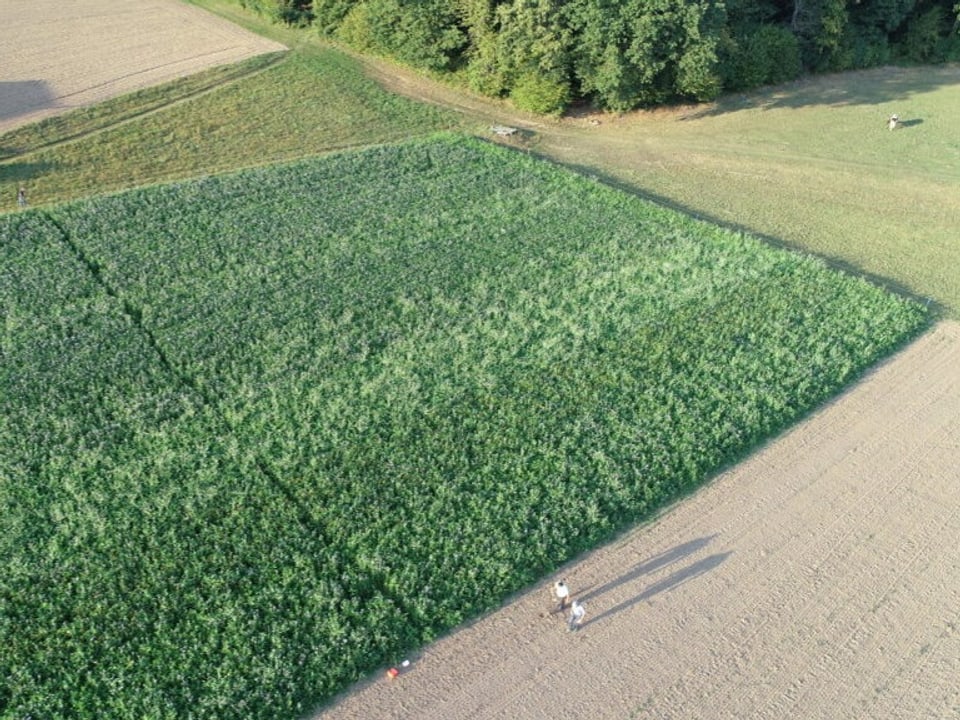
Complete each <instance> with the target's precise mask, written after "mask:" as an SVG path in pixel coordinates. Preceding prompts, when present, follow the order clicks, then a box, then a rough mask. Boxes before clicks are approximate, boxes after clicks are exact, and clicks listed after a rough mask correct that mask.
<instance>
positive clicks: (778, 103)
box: [683, 65, 960, 120]
mask: <svg viewBox="0 0 960 720" xmlns="http://www.w3.org/2000/svg"><path fill="white" fill-rule="evenodd" d="M958 82H960V66H957V65H941V66H934V67H930V66H926V67H892V66H885V67H879V68H871V69H869V70H857V71H850V72H844V73H836V74H833V75H810V76H807V77H804V78H801V79H799V80H794V81H793V82H789V83H786V84H783V85H777V86H775V87H771V88H761V89H759V90H754V91H751V92H748V93H736V94H731V95H726V96H724V97H722V98H721V99H720V100H718V101H717V102H715V103H712V104H710V105H706V106H703V107H702V108H699V107H698V108H693V109H691V111H690V112H688V113H685V114H684V116H683V119H684V120H693V119H697V118H703V117H709V116H713V115H723V114H726V113H731V112H736V111H738V110H744V109H747V108H760V109H762V110H773V109H776V108H801V107H809V106H813V105H823V106H828V107H842V106H849V105H882V104H884V103H889V102H894V101H898V102H905V101H908V100H909V99H910V98H911V97H913V96H915V95H920V94H923V93H926V92H930V91H933V90H936V89H937V88H940V87H944V86H948V85H955V84H957V83H958Z"/></svg>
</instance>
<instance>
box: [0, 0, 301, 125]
mask: <svg viewBox="0 0 960 720" xmlns="http://www.w3.org/2000/svg"><path fill="white" fill-rule="evenodd" d="M3 16H4V17H3V25H4V29H3V32H2V33H0V133H4V132H8V131H10V130H12V129H13V128H15V127H19V126H20V125H25V124H27V123H31V122H36V121H38V120H42V119H43V118H45V117H49V116H51V115H55V114H58V113H62V112H66V111H68V110H73V109H75V108H78V107H83V106H86V105H92V104H94V103H98V102H101V101H103V100H106V99H107V98H110V97H114V96H116V95H120V94H123V93H128V92H131V91H133V90H138V89H140V88H143V87H148V86H151V85H157V84H159V83H163V82H167V81H169V80H174V79H176V78H180V77H185V76H187V75H191V74H193V73H196V72H198V71H200V70H203V69H205V68H208V67H213V66H216V65H224V64H227V63H233V62H237V61H239V60H243V59H245V58H248V57H252V56H254V55H259V54H261V53H265V52H272V51H276V50H283V49H285V48H284V47H283V46H282V45H280V44H278V43H275V42H273V41H272V40H267V39H266V38H263V37H260V36H259V35H255V34H253V33H251V32H248V31H246V30H244V29H243V28H240V27H238V26H236V25H233V24H232V23H229V22H227V21H225V20H222V19H221V18H218V17H217V16H215V15H213V14H212V13H208V12H206V11H203V10H200V9H198V8H195V7H191V6H189V5H186V4H184V3H182V2H178V1H177V0H71V2H66V3H65V2H54V0H8V2H6V3H4V7H3Z"/></svg>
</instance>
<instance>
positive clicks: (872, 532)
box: [0, 0, 960, 720]
mask: <svg viewBox="0 0 960 720" xmlns="http://www.w3.org/2000/svg"><path fill="white" fill-rule="evenodd" d="M13 5H14V6H19V7H20V10H21V11H17V7H13V8H10V7H8V8H5V10H7V12H6V13H5V18H4V23H5V31H4V32H3V34H2V36H0V57H2V59H3V61H2V64H0V73H2V75H0V132H2V131H7V130H10V129H11V128H13V127H15V126H18V125H21V124H23V123H26V122H31V121H35V120H38V119H41V118H43V117H46V116H48V115H50V114H53V113H58V112H62V111H65V110H68V109H71V108H74V107H78V106H81V105H88V104H92V103H96V102H98V101H100V100H102V99H104V98H107V97H109V96H113V95H116V94H120V93H124V92H128V91H130V90H133V89H135V88H139V87H143V86H146V85H149V84H152V83H159V82H161V81H164V80H168V79H171V78H173V77H178V76H183V75H186V74H189V73H192V72H194V71H196V70H199V69H201V68H203V67H206V66H210V65H216V64H222V63H226V62H232V61H235V60H239V59H241V58H244V57H247V56H250V55H252V54H256V53H259V52H266V51H270V50H273V49H276V48H277V47H278V46H277V45H275V44H274V43H272V42H269V41H265V40H262V39H260V38H258V37H256V36H254V35H251V34H249V33H247V32H245V31H243V30H241V29H239V28H236V27H233V26H231V25H229V24H225V23H224V22H223V21H221V20H219V19H217V18H215V17H213V16H210V15H207V14H205V13H204V12H202V11H200V10H197V9H195V8H193V7H190V6H187V5H183V4H181V3H178V2H175V1H174V0H139V1H137V2H132V1H130V0H125V1H124V2H123V3H121V4H120V5H119V9H118V4H117V3H116V2H110V3H108V2H106V0H78V1H77V2H71V3H66V4H64V3H54V2H50V1H49V0H41V1H39V2H31V3H26V2H24V1H23V0H16V1H15V3H13ZM27 6H29V8H30V11H29V12H24V11H22V10H23V9H25V8H26V7H27ZM11 10H12V11H11ZM958 367H960V325H958V324H957V323H954V322H947V323H941V324H940V325H938V326H937V327H936V328H934V329H933V330H932V331H931V332H929V333H927V334H926V335H925V336H924V337H922V338H921V339H919V340H918V341H917V342H915V343H914V344H913V345H911V346H910V347H908V348H906V349H905V350H903V351H902V352H901V353H899V354H898V355H897V356H895V357H893V358H891V359H890V360H889V361H888V362H886V363H885V364H883V365H882V366H881V367H879V368H876V369H875V370H874V371H873V372H871V373H870V374H869V375H868V376H867V377H866V378H864V379H863V380H862V381H861V382H860V383H859V384H858V385H857V386H856V387H854V388H853V389H851V390H850V391H849V392H847V393H846V394H845V395H843V396H842V397H839V398H837V399H836V400H835V401H834V402H832V403H830V404H829V405H828V406H827V407H824V408H822V409H821V410H820V411H819V412H817V413H815V414H814V415H813V416H811V417H809V418H808V419H807V420H806V421H804V422H803V423H801V424H800V425H798V426H797V427H795V428H793V429H792V430H790V431H788V432H787V433H785V434H784V435H783V436H782V437H781V438H779V439H778V440H776V441H775V442H772V443H770V444H769V445H768V446H767V447H765V448H763V449H762V450H760V451H759V452H758V453H757V454H755V455H754V456H753V457H752V458H750V459H749V460H747V461H746V462H744V463H742V464H741V465H739V466H737V467H734V468H731V469H729V470H728V471H727V472H726V473H724V474H723V475H722V476H721V477H719V478H717V479H716V480H715V481H714V482H712V483H711V484H710V485H709V486H708V487H706V488H704V489H703V490H701V491H700V492H698V493H697V494H695V495H694V496H692V497H690V498H688V499H686V500H684V501H683V502H681V503H679V504H677V505H676V506H674V507H672V508H670V509H668V510H667V511H665V512H664V513H662V514H661V516H660V517H659V518H658V519H657V520H656V521H654V522H652V523H650V524H647V525H645V526H643V527H640V528H637V529H635V530H634V531H632V532H631V533H629V534H627V535H625V536H624V537H622V538H621V539H620V540H618V541H617V542H614V543H612V544H611V545H609V546H606V547H603V548H600V549H598V550H596V551H594V552H592V553H590V554H588V555H587V556H585V557H583V558H581V559H579V560H578V561H576V562H575V563H572V564H570V565H569V566H568V567H566V568H565V569H564V570H563V571H562V572H561V573H560V574H558V577H559V576H560V575H563V576H564V577H566V578H567V580H568V584H569V585H570V586H571V589H572V591H573V594H574V596H575V597H577V598H580V599H581V600H583V601H584V603H585V605H586V607H587V617H586V624H585V626H584V627H583V628H582V629H581V630H579V631H578V632H575V633H571V632H568V631H567V629H566V626H565V623H564V622H563V620H562V618H561V617H560V616H559V615H557V614H556V613H553V612H551V610H552V606H551V597H550V586H551V584H552V582H553V580H554V579H555V578H552V577H551V578H545V579H544V580H543V582H542V583H541V584H540V585H538V586H537V587H534V588H531V589H530V590H529V591H528V592H526V593H523V594H521V595H519V596H517V597H515V598H513V599H511V601H510V602H508V603H506V604H505V605H504V606H503V607H502V608H501V609H500V610H499V611H497V612H495V613H492V614H491V615H489V616H487V617H484V618H482V619H480V620H478V621H476V622H473V623H471V624H469V625H468V626H466V627H464V628H462V629H460V630H458V631H457V632H455V633H453V634H451V635H450V636H448V637H446V638H444V639H442V640H441V641H439V642H437V643H435V644H434V645H432V646H430V647H428V648H426V649H424V650H423V652H422V653H420V654H419V655H415V656H411V658H410V660H411V663H410V665H409V666H408V667H406V668H404V669H403V670H402V672H401V673H400V675H399V677H397V678H396V679H394V680H387V679H386V677H385V676H384V675H383V674H378V675H377V676H375V677H373V678H371V679H370V680H369V681H367V682H365V683H362V684H361V685H360V686H359V687H357V688H355V689H354V690H352V691H351V692H350V693H348V694H346V695H345V696H343V697H341V698H339V699H338V701H337V702H335V703H334V704H332V705H331V706H330V707H328V708H327V709H325V710H323V711H322V712H320V714H319V717H320V718H324V719H329V720H333V719H335V718H338V719H339V718H343V719H345V720H354V719H355V720H371V719H374V718H376V719H378V720H379V719H384V718H397V719H400V718H403V719H424V720H428V719H435V720H456V719H457V718H464V719H466V718H470V719H471V720H480V719H483V718H491V719H492V718H503V719H507V718H510V719H517V718H519V719H524V718H529V719H531V720H532V719H533V718H545V717H550V718H589V719H590V720H602V719H604V718H611V719H612V718H618V719H626V718H685V719H686V718H784V717H803V718H831V719H836V718H849V719H851V720H853V719H858V720H859V719H860V718H920V717H930V718H934V717H935V718H945V717H958V716H960V684H958V682H957V678H958V677H960V610H958V607H960V470H958V468H960V373H958V370H957V368H958Z"/></svg>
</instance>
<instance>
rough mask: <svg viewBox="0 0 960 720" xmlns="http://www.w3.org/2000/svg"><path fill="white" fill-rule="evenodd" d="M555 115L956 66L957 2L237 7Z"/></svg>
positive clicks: (383, 1)
mask: <svg viewBox="0 0 960 720" xmlns="http://www.w3.org/2000/svg"><path fill="white" fill-rule="evenodd" d="M236 1H237V2H239V3H240V4H241V5H244V6H246V7H250V8H253V9H255V10H257V11H258V12H261V13H263V14H266V15H269V16H271V17H273V18H275V19H277V20H279V21H282V22H285V23H287V24H290V25H301V26H309V27H311V28H314V29H315V30H316V31H317V32H319V33H320V34H321V35H324V36H327V37H332V38H336V39H338V40H340V41H343V42H345V43H347V44H348V45H350V46H352V47H354V48H356V49H357V50H359V51H361V52H370V53H376V54H383V55H388V56H391V57H393V58H396V59H397V60H399V61H401V62H403V63H406V64H409V65H411V66H413V67H416V68H420V69H425V70H430V71H434V72H440V73H456V74H458V75H461V76H462V77H464V78H465V80H466V82H468V83H469V85H470V86H471V87H472V88H473V89H475V90H477V91H479V92H481V93H484V94H486V95H490V96H496V97H509V98H510V99H511V100H512V101H513V102H514V104H516V105H517V106H518V107H520V108H523V109H526V110H532V111H534V112H539V113H560V112H563V110H564V109H566V108H567V107H568V106H569V105H570V104H571V103H574V102H584V103H589V104H591V105H594V106H596V107H598V108H602V109H608V110H615V111H623V110H629V109H632V108H637V107H650V106H655V105H660V104H664V103H670V102H678V101H706V100H712V99H714V98H716V97H718V96H719V95H720V94H722V93H725V92H733V91H741V90H748V89H750V88H755V87H759V86H762V85H768V84H775V83H780V82H784V81H787V80H791V79H794V78H797V77H799V76H800V75H802V74H804V73H816V72H834V71H841V70H852V69H860V68H867V67H875V66H878V65H883V64H886V63H891V62H913V63H936V62H944V61H952V60H957V59H960V33H958V29H960V2H957V1H956V0H236Z"/></svg>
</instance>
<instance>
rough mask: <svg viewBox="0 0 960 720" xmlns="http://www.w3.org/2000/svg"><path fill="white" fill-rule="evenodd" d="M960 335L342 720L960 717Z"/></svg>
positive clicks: (422, 662) (440, 647)
mask: <svg viewBox="0 0 960 720" xmlns="http://www.w3.org/2000/svg"><path fill="white" fill-rule="evenodd" d="M957 368H960V324H957V323H954V322H947V323H943V324H941V325H939V326H938V327H936V328H935V329H934V330H933V331H932V332H930V333H928V334H927V335H925V336H924V337H923V338H921V339H920V340H919V341H918V342H916V343H914V344H913V345H912V346H910V347H909V348H907V349H906V350H905V351H903V352H902V353H901V354H899V355H898V356H896V357H895V358H893V359H892V360H891V361H889V362H887V363H886V364H884V365H883V366H881V367H880V368H878V369H876V370H875V371H874V372H872V373H871V374H870V375H869V376H868V377H867V378H866V379H865V380H864V381H863V382H862V383H860V384H859V385H858V386H857V387H855V388H853V389H852V390H851V391H850V392H848V393H847V394H846V395H844V396H842V397H840V398H838V399H837V400H836V401H834V402H832V403H831V404H830V405H828V406H827V407H825V408H823V409H822V410H821V411H820V412H818V413H816V414H815V415H814V416H811V417H810V418H809V419H808V420H807V421H805V422H804V423H802V424H801V425H799V426H797V427H796V428H794V429H793V430H791V431H790V432H788V433H786V434H785V435H784V436H783V437H782V438H780V439H778V440H776V441H775V442H773V443H771V444H770V445H769V446H768V447H766V448H765V449H763V450H762V451H760V452H759V453H757V454H756V455H755V456H754V457H752V458H751V459H749V460H748V461H746V462H744V463H743V464H741V465H739V466H737V467H736V468H734V469H732V470H730V471H728V472H726V473H725V474H723V475H722V476H721V477H719V478H718V479H717V480H716V481H715V482H713V483H712V484H711V485H710V486H709V487H706V488H704V489H703V490H702V491H700V492H699V493H697V494H696V495H695V496H693V497H691V498H689V499H687V500H685V501H684V502H682V503H679V504H678V505H676V506H675V507H673V508H671V509H670V510H669V511H667V512H665V513H664V514H663V515H662V517H660V518H659V519H658V520H657V521H656V522H653V523H651V524H649V525H647V526H645V527H642V528H639V529H637V530H635V531H633V532H631V533H630V534H628V535H626V536H624V537H623V538H622V539H621V540H619V541H618V542H615V543H613V544H611V545H609V546H607V547H603V548H601V549H599V550H597V551H595V552H593V553H591V554H589V555H587V556H585V557H584V558H582V559H581V560H579V561H577V562H575V563H572V564H571V565H569V566H568V567H567V568H566V569H565V570H564V571H563V572H562V573H560V574H558V576H557V577H559V576H560V575H563V576H564V577H566V578H567V580H568V584H569V585H570V586H571V589H572V591H573V593H574V595H575V596H577V597H579V598H581V599H583V601H584V602H585V605H586V606H587V608H588V616H587V619H588V622H587V624H586V625H585V626H584V627H583V628H582V629H581V630H579V631H578V632H576V633H570V632H568V631H567V630H566V627H565V625H564V622H563V620H562V619H561V618H560V616H558V615H555V614H551V613H550V612H549V610H550V586H551V583H552V581H553V580H554V579H555V578H549V579H546V580H544V582H543V583H542V584H541V586H539V587H537V588H534V589H532V590H530V591H529V592H527V593H525V594H522V595H520V596H519V597H517V598H515V599H514V600H512V601H511V602H510V603H509V604H507V605H506V606H504V607H503V608H502V609H501V610H500V611H498V612H495V613H493V614H491V615H489V616H487V617H485V618H483V619H481V620H479V621H477V622H475V623H473V624H471V625H469V626H467V627H464V628H462V629H460V630H458V631H457V632H455V633H453V634H452V635H450V636H449V637H446V638H444V639H442V640H441V641H439V642H437V643H435V644H434V645H431V646H430V647H428V648H426V649H425V650H424V651H423V652H422V654H420V655H418V656H413V657H412V658H411V660H412V662H411V665H410V667H409V668H407V669H406V670H405V671H404V672H403V673H402V674H401V675H400V676H399V677H398V678H397V679H395V680H392V681H389V680H387V679H386V678H385V676H383V675H382V674H379V675H378V676H377V677H375V678H373V679H372V680H371V681H369V682H367V683H365V684H362V685H360V686H358V687H357V688H356V689H354V691H353V692H352V693H350V694H348V695H346V696H345V697H343V698H342V699H341V700H340V701H339V703H338V704H336V705H334V706H332V707H330V708H328V709H327V710H326V711H325V712H322V713H321V714H320V715H319V716H318V717H319V718H323V719H326V720H332V719H333V718H337V719H339V720H354V719H356V720H369V719H371V718H377V719H378V720H384V719H387V718H396V719H399V718H404V719H407V718H409V719H411V720H412V719H418V720H458V719H461V718H462V719H463V720H466V719H468V718H469V719H470V720H481V719H485V718H503V719H504V720H507V719H508V718H509V719H512V720H523V719H527V718H529V719H530V720H534V719H540V718H548V717H549V718H584V719H590V720H604V719H606V718H611V719H612V718H618V719H625V718H678V719H679V718H683V719H684V720H689V719H690V718H778V719H779V718H790V717H794V718H800V717H802V718H830V719H831V720H836V719H838V718H850V720H855V719H856V720H861V719H862V718H920V717H929V718H946V717H958V716H960V683H958V682H957V678H958V677H960V470H958V468H960V373H958V371H957Z"/></svg>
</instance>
